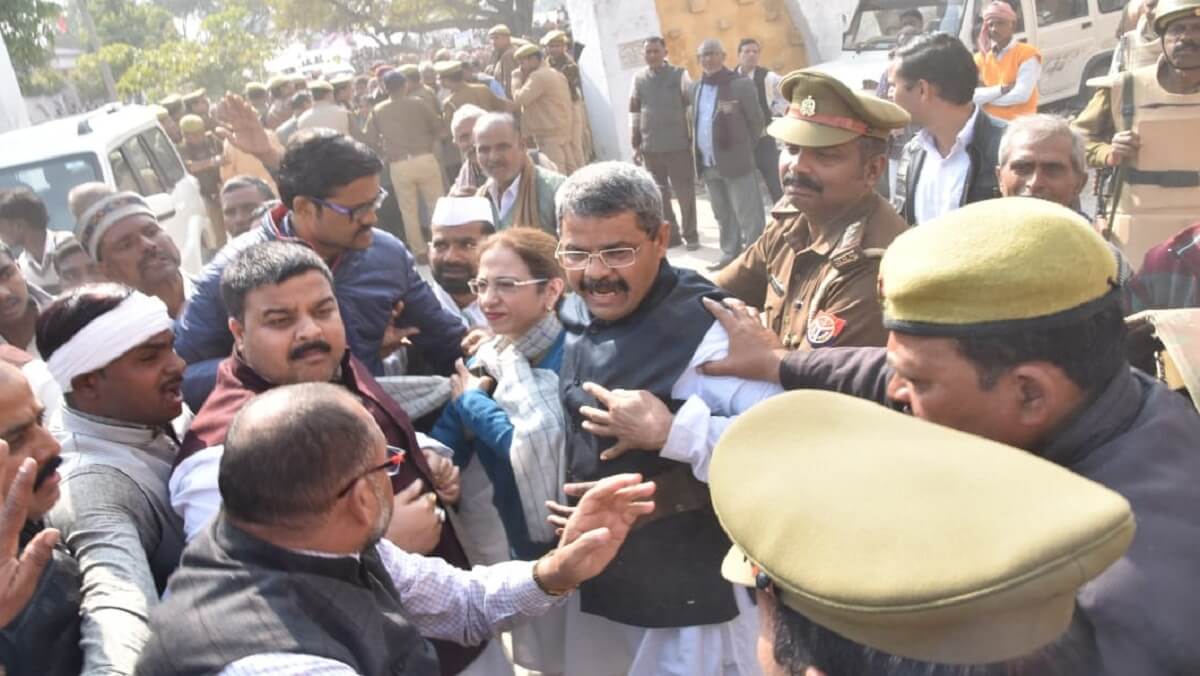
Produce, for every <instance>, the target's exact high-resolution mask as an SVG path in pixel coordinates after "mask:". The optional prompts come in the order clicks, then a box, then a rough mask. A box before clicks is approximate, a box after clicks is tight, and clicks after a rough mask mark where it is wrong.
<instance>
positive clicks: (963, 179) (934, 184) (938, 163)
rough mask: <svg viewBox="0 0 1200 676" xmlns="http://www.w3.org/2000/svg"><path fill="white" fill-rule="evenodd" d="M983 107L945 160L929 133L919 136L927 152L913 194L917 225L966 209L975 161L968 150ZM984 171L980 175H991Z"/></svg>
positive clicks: (924, 131) (966, 125) (956, 141)
mask: <svg viewBox="0 0 1200 676" xmlns="http://www.w3.org/2000/svg"><path fill="white" fill-rule="evenodd" d="M978 117H979V107H978V106H976V107H975V112H973V113H971V117H969V118H967V123H966V124H964V125H963V128H962V129H960V130H959V131H958V136H957V137H955V140H954V146H953V147H951V148H950V153H949V154H948V155H946V156H945V157H942V154H941V152H940V151H938V149H937V142H936V141H935V140H934V138H933V134H931V133H929V130H928V129H922V130H921V131H920V132H918V133H917V142H918V143H920V144H921V147H922V148H924V149H925V161H924V162H923V163H922V165H921V170H920V171H921V173H920V175H919V176H917V187H916V190H914V191H913V214H914V215H915V216H916V221H917V225H920V224H921V223H924V222H926V221H929V220H932V219H934V218H937V217H938V216H941V215H943V214H945V213H948V212H950V211H953V210H954V209H957V208H959V207H960V206H962V198H963V190H964V189H965V187H966V184H967V174H968V173H969V172H970V171H971V158H970V157H969V156H968V155H967V146H968V145H970V144H971V141H972V140H973V139H974V138H975V120H976V119H977V118H978ZM990 170H991V169H990V168H989V167H983V168H981V169H980V171H990Z"/></svg>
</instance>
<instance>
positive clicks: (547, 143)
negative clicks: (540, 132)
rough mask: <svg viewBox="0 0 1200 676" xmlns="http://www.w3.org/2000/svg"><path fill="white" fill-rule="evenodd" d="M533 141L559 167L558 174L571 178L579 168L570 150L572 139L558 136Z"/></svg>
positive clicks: (538, 137) (541, 137) (536, 138)
mask: <svg viewBox="0 0 1200 676" xmlns="http://www.w3.org/2000/svg"><path fill="white" fill-rule="evenodd" d="M533 140H534V143H535V144H536V145H537V149H538V150H540V151H541V152H542V154H544V155H545V156H546V157H548V158H550V161H551V162H553V163H554V164H555V165H556V166H558V173H560V174H562V175H563V176H570V175H571V174H572V173H574V171H575V170H576V169H578V168H579V167H577V166H575V164H574V162H573V161H572V160H573V158H574V153H573V152H572V151H571V150H570V145H571V142H570V139H568V138H565V137H561V138H560V137H558V136H555V137H553V138H546V137H544V136H535V137H534V139H533Z"/></svg>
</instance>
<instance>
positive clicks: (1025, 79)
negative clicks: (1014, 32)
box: [974, 40, 1042, 106]
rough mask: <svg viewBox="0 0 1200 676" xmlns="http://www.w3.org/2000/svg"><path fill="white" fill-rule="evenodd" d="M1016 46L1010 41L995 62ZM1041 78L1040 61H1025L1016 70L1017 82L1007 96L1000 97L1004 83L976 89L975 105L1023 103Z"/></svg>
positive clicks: (997, 55)
mask: <svg viewBox="0 0 1200 676" xmlns="http://www.w3.org/2000/svg"><path fill="white" fill-rule="evenodd" d="M1014 44H1016V41H1015V40H1010V41H1009V42H1008V46H1006V47H1005V48H1004V49H1001V50H1000V53H998V54H996V60H997V61H999V60H1000V59H1001V58H1002V57H1003V56H1004V55H1005V54H1006V53H1008V50H1010V49H1012V46H1013V45H1014ZM1041 76H1042V60H1041V59H1026V60H1025V62H1024V63H1022V64H1021V65H1020V66H1019V67H1018V68H1017V81H1016V82H1014V83H1013V88H1012V89H1010V90H1009V92H1008V93H1007V94H1004V95H1003V96H1001V95H1000V91H1001V89H1002V88H1003V85H1004V83H1003V82H1002V83H1000V84H998V85H993V86H991V87H976V88H975V97H974V101H975V105H977V106H982V105H985V104H989V103H990V104H991V105H993V106H1015V105H1018V104H1021V103H1025V102H1026V101H1028V100H1029V97H1030V96H1033V92H1035V91H1036V90H1037V83H1038V78H1040V77H1041Z"/></svg>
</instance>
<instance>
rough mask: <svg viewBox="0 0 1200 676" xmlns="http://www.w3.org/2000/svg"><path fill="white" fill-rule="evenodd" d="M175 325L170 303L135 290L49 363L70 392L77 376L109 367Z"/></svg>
mask: <svg viewBox="0 0 1200 676" xmlns="http://www.w3.org/2000/svg"><path fill="white" fill-rule="evenodd" d="M173 325H174V324H173V322H172V321H171V317H170V315H168V314H167V305H166V303H163V302H162V301H161V300H159V299H158V298H157V297H154V296H147V295H145V294H143V293H141V292H139V291H134V292H133V293H131V294H129V297H128V298H126V299H125V300H123V301H121V304H120V305H118V306H116V307H115V308H113V309H111V310H109V311H108V312H105V313H104V314H102V315H100V316H99V317H96V318H95V319H93V320H92V321H91V322H90V323H89V324H88V325H87V326H85V327H83V328H82V329H80V330H79V333H76V334H75V335H74V336H71V339H70V340H68V341H67V342H65V343H63V345H62V347H60V348H58V349H57V350H55V351H54V354H52V355H50V360H49V361H47V362H46V366H47V367H49V369H50V375H52V376H54V380H55V381H56V382H57V383H58V386H59V387H61V388H62V391H63V392H64V393H66V392H70V391H71V381H72V380H73V379H74V378H75V376H81V375H83V374H85V373H91V372H92V371H96V370H99V369H102V368H104V367H105V366H108V365H109V364H111V363H113V362H114V361H116V360H118V359H120V358H121V356H122V355H124V354H125V353H126V352H128V351H130V350H132V349H133V348H135V347H137V346H138V345H141V344H142V343H144V342H146V341H147V340H149V339H150V338H152V337H154V336H155V335H157V334H159V333H162V332H163V331H169V330H170V329H171V328H172V326H173Z"/></svg>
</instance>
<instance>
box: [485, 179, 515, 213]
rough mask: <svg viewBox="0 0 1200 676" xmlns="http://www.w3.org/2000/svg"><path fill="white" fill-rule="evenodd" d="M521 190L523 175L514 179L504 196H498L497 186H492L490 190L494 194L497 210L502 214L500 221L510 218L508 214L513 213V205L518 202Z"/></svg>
mask: <svg viewBox="0 0 1200 676" xmlns="http://www.w3.org/2000/svg"><path fill="white" fill-rule="evenodd" d="M520 189H521V175H520V174H517V177H516V178H514V179H513V182H512V183H511V184H510V185H509V186H508V189H507V190H505V191H504V194H503V195H496V185H495V183H493V184H492V187H491V188H489V190H490V192H491V193H492V199H493V200H494V201H495V202H496V210H497V211H498V212H499V214H500V220H504V218H506V217H507V216H508V212H510V211H512V208H513V205H514V204H516V202H517V191H518V190H520Z"/></svg>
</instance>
